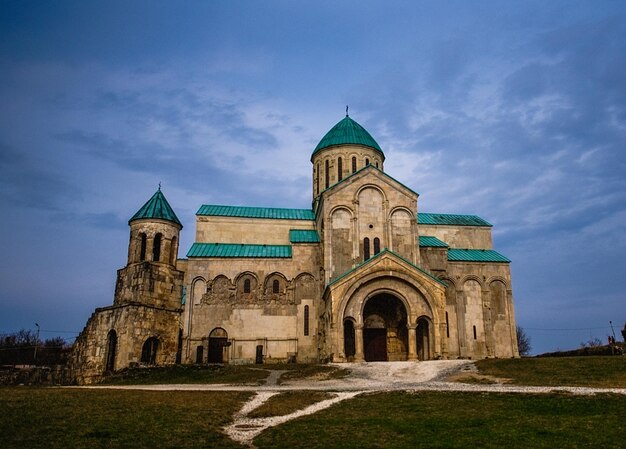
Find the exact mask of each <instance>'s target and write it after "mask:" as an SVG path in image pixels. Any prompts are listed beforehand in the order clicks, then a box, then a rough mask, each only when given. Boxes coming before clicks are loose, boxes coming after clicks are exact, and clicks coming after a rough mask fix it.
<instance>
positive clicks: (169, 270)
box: [114, 186, 183, 308]
mask: <svg viewBox="0 0 626 449" xmlns="http://www.w3.org/2000/svg"><path fill="white" fill-rule="evenodd" d="M128 225H129V226H130V242H129V244H128V262H127V264H126V267H124V268H122V269H121V270H119V271H118V276H117V285H116V288H115V301H114V302H115V304H122V303H141V304H145V305H151V306H155V307H167V308H179V307H180V296H181V294H182V272H180V271H178V270H177V269H176V259H177V258H178V245H179V239H180V231H181V229H182V228H183V225H182V224H181V223H180V220H179V219H178V217H177V216H176V214H175V213H174V211H173V210H172V207H171V206H170V205H169V203H168V202H167V200H166V199H165V196H164V195H163V192H161V187H160V186H159V189H158V190H157V191H156V192H155V193H154V195H152V197H151V198H150V199H149V200H148V201H147V202H146V203H145V204H144V205H143V206H142V207H141V208H140V209H139V210H138V211H137V213H135V215H133V216H132V218H131V219H130V220H129V221H128Z"/></svg>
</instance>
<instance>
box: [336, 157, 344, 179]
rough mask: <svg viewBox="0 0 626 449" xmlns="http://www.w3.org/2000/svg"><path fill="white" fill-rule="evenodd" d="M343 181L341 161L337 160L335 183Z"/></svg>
mask: <svg viewBox="0 0 626 449" xmlns="http://www.w3.org/2000/svg"><path fill="white" fill-rule="evenodd" d="M342 179H343V160H342V159H341V158H339V159H337V181H341V180H342Z"/></svg>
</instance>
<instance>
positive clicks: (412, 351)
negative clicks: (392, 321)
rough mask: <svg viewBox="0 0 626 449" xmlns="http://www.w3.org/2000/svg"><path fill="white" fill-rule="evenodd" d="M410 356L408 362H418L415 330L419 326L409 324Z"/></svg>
mask: <svg viewBox="0 0 626 449" xmlns="http://www.w3.org/2000/svg"><path fill="white" fill-rule="evenodd" d="M407 327H408V329H409V356H408V358H407V360H417V338H416V336H415V328H416V327H417V324H409V325H408V326H407Z"/></svg>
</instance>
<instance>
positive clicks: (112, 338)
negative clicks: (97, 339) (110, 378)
mask: <svg viewBox="0 0 626 449" xmlns="http://www.w3.org/2000/svg"><path fill="white" fill-rule="evenodd" d="M116 348H117V334H116V333H115V331H114V330H113V329H111V330H110V331H109V336H108V341H107V356H106V366H105V369H104V370H105V371H106V372H109V373H112V372H113V371H115V350H116Z"/></svg>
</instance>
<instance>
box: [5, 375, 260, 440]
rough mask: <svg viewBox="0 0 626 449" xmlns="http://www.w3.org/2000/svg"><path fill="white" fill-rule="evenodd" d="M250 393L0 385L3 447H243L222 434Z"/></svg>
mask: <svg viewBox="0 0 626 449" xmlns="http://www.w3.org/2000/svg"><path fill="white" fill-rule="evenodd" d="M249 396H250V393H222V392H181V391H175V392H174V391H170V392H166V391H164V392H154V391H115V390H97V391H96V390H78V389H60V388H29V387H14V388H0V410H2V412H1V413H0V447H1V448H3V449H12V448H25V449H37V448H64V449H65V448H72V449H74V448H104V447H106V448H125V447H132V448H195V447H220V448H229V447H241V446H239V445H238V444H235V443H234V442H232V441H231V440H230V439H228V438H227V437H226V436H224V435H223V434H222V433H221V429H222V427H223V426H224V425H225V424H227V423H229V422H231V421H232V419H231V418H232V416H233V414H234V413H235V412H236V411H237V410H238V409H239V408H240V407H241V404H242V403H243V401H245V399H246V398H248V397H249Z"/></svg>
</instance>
